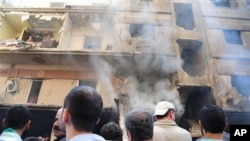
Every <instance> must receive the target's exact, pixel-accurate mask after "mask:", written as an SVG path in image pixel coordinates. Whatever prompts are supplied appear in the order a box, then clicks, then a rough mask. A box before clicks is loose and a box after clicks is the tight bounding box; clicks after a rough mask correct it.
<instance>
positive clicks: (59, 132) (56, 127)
mask: <svg viewBox="0 0 250 141" xmlns="http://www.w3.org/2000/svg"><path fill="white" fill-rule="evenodd" d="M62 111H63V108H60V109H58V110H57V113H56V116H55V121H54V124H53V132H54V136H56V137H57V138H63V137H65V135H66V134H65V127H64V126H63V125H61V124H63V123H62V122H60V119H61V117H62ZM61 128H62V129H61Z"/></svg>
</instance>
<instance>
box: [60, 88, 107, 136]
mask: <svg viewBox="0 0 250 141" xmlns="http://www.w3.org/2000/svg"><path fill="white" fill-rule="evenodd" d="M102 107H103V102H102V98H101V96H100V94H99V93H98V92H97V91H96V89H94V88H92V87H90V86H85V85H81V86H77V87H75V88H73V89H72V90H71V91H70V92H69V94H68V95H67V96H66V98H65V99H64V108H66V109H68V111H69V113H70V115H71V120H72V124H73V126H74V127H75V129H76V130H78V131H87V132H92V131H93V130H94V128H95V125H96V122H97V121H98V119H99V117H100V115H101V112H102Z"/></svg>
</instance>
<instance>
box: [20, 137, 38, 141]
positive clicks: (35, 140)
mask: <svg viewBox="0 0 250 141" xmlns="http://www.w3.org/2000/svg"><path fill="white" fill-rule="evenodd" d="M23 141H42V139H41V138H38V137H27V138H25V139H24V140H23Z"/></svg>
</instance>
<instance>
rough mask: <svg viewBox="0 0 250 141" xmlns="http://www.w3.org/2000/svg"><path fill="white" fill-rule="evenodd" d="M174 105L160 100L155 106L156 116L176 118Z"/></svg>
mask: <svg viewBox="0 0 250 141" xmlns="http://www.w3.org/2000/svg"><path fill="white" fill-rule="evenodd" d="M174 109H175V108H174V105H173V104H172V103H170V102H167V101H161V102H158V103H157V105H156V106H155V113H154V114H153V116H155V117H156V118H157V119H161V118H164V117H168V118H169V119H172V120H175V114H174Z"/></svg>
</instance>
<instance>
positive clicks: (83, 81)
mask: <svg viewBox="0 0 250 141" xmlns="http://www.w3.org/2000/svg"><path fill="white" fill-rule="evenodd" d="M79 85H88V86H91V87H93V88H96V85H97V83H96V81H90V80H89V81H87V80H80V81H79Z"/></svg>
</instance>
